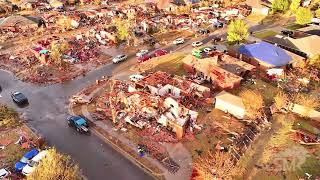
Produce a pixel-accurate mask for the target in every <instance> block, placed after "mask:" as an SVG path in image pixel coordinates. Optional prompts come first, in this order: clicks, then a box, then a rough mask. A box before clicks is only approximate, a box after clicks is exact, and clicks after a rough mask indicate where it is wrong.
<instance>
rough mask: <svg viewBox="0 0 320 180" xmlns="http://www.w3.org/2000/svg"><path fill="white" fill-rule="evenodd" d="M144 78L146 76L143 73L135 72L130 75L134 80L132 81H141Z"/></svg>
mask: <svg viewBox="0 0 320 180" xmlns="http://www.w3.org/2000/svg"><path fill="white" fill-rule="evenodd" d="M142 78H144V77H143V76H142V75H140V74H133V75H131V76H129V79H130V80H131V81H132V82H138V81H140V80H141V79H142Z"/></svg>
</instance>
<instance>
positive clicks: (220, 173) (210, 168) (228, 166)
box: [194, 151, 241, 180]
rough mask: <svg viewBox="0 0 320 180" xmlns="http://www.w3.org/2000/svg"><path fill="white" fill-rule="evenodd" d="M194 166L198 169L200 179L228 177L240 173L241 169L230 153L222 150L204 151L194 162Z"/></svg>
mask: <svg viewBox="0 0 320 180" xmlns="http://www.w3.org/2000/svg"><path fill="white" fill-rule="evenodd" d="M194 168H195V169H196V170H197V173H198V177H196V179H199V180H209V179H210V180H212V179H226V178H230V179H231V177H232V176H234V175H235V173H239V174H238V175H239V176H240V175H241V170H240V169H239V168H238V167H237V166H236V165H235V163H234V161H233V160H232V155H230V153H226V152H221V151H216V152H212V151H208V152H206V153H204V154H203V155H202V156H201V157H199V158H198V160H197V161H196V162H195V163H194Z"/></svg>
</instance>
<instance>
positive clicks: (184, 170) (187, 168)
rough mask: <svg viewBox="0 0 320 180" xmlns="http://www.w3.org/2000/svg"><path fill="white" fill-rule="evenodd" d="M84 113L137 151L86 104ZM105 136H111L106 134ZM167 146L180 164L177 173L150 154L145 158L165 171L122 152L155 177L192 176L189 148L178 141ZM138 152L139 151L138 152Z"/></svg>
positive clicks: (83, 108) (172, 156)
mask: <svg viewBox="0 0 320 180" xmlns="http://www.w3.org/2000/svg"><path fill="white" fill-rule="evenodd" d="M81 109H82V113H83V115H84V116H85V117H86V118H88V120H90V121H91V122H92V123H94V125H95V126H97V127H99V128H100V129H102V130H103V131H105V132H106V133H107V134H108V135H110V136H111V138H114V139H117V140H118V141H120V142H121V143H122V144H124V145H126V146H128V147H130V148H131V149H132V151H133V152H137V145H136V144H134V143H132V142H131V141H130V140H129V139H127V138H126V137H124V136H122V135H121V134H119V133H118V132H117V131H115V130H114V129H113V125H112V123H111V122H108V121H105V122H102V121H96V120H94V119H93V118H92V116H91V114H90V113H89V112H88V110H87V108H86V106H85V105H83V106H82V107H81ZM104 138H107V139H108V138H110V137H106V136H104ZM164 146H165V148H166V149H167V151H168V153H169V155H170V157H171V158H172V159H173V160H174V161H175V162H176V163H177V164H179V166H180V169H179V170H178V172H176V173H174V174H173V173H170V172H169V171H168V170H167V169H165V168H164V167H163V166H162V165H161V164H160V162H159V161H157V160H156V159H154V158H152V157H149V156H147V155H146V156H144V157H143V158H145V159H147V161H149V162H150V163H151V164H153V165H155V166H156V167H158V168H159V169H160V170H161V171H162V172H163V173H161V174H159V173H156V172H152V170H150V169H149V168H148V167H145V166H144V165H143V164H141V163H140V162H137V160H136V159H135V158H134V157H130V156H132V155H130V154H127V153H122V154H124V155H126V156H127V157H128V156H129V157H128V158H131V160H134V161H135V162H133V163H135V164H136V165H137V166H143V167H142V168H144V170H146V171H148V173H152V175H153V176H155V177H159V176H160V177H161V176H162V175H163V176H164V177H165V179H168V180H171V179H172V180H173V179H174V180H185V179H188V178H189V177H190V176H191V173H192V157H191V155H190V153H189V152H188V150H187V149H185V148H184V147H183V145H182V143H177V144H167V143H166V144H164ZM137 154H138V152H137Z"/></svg>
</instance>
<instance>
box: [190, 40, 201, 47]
mask: <svg viewBox="0 0 320 180" xmlns="http://www.w3.org/2000/svg"><path fill="white" fill-rule="evenodd" d="M201 45H203V42H201V41H195V42H193V43H192V46H193V47H199V46H201Z"/></svg>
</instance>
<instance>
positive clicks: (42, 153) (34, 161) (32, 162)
mask: <svg viewBox="0 0 320 180" xmlns="http://www.w3.org/2000/svg"><path fill="white" fill-rule="evenodd" d="M47 153H48V151H47V150H43V151H40V152H39V153H38V154H37V155H36V156H35V157H33V158H32V159H31V160H30V161H29V162H28V164H27V165H26V166H25V167H24V168H23V169H22V174H23V175H25V176H29V175H30V174H31V173H32V172H33V171H34V169H35V168H36V166H37V165H38V164H39V162H40V161H41V159H43V158H44V157H46V155H47Z"/></svg>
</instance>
